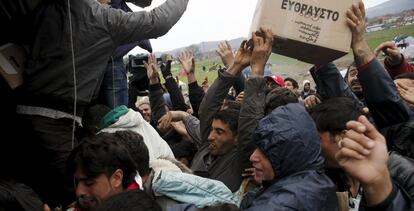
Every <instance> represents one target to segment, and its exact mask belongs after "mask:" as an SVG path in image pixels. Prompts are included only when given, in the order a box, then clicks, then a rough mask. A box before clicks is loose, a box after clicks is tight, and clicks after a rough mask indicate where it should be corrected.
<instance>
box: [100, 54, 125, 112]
mask: <svg viewBox="0 0 414 211" xmlns="http://www.w3.org/2000/svg"><path fill="white" fill-rule="evenodd" d="M100 92H101V94H100V96H102V97H103V100H104V104H105V105H107V106H109V107H110V108H115V107H117V106H120V105H125V106H128V81H127V71H126V69H125V65H124V62H123V61H122V59H120V60H114V61H113V62H112V61H109V62H108V65H107V66H106V71H105V77H104V80H103V83H102V86H101V91H100Z"/></svg>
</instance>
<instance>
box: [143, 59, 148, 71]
mask: <svg viewBox="0 0 414 211" xmlns="http://www.w3.org/2000/svg"><path fill="white" fill-rule="evenodd" d="M142 62H143V63H144V67H145V69H147V70H148V68H149V64H148V63H147V62H146V61H142Z"/></svg>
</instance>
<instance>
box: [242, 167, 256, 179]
mask: <svg viewBox="0 0 414 211" xmlns="http://www.w3.org/2000/svg"><path fill="white" fill-rule="evenodd" d="M254 174H255V169H254V168H247V169H244V173H242V177H253V176H254Z"/></svg>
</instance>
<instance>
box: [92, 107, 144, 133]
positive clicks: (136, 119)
mask: <svg viewBox="0 0 414 211" xmlns="http://www.w3.org/2000/svg"><path fill="white" fill-rule="evenodd" d="M143 121H145V120H144V118H143V117H142V115H141V114H140V113H139V112H135V111H134V110H132V109H128V108H127V107H126V106H124V105H122V106H118V107H116V108H114V109H113V110H112V111H111V112H109V113H108V114H106V115H105V116H104V117H103V118H102V121H101V126H100V128H101V129H104V128H123V129H128V128H135V127H138V126H139V125H141V124H142V123H143Z"/></svg>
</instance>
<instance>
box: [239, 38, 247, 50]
mask: <svg viewBox="0 0 414 211" xmlns="http://www.w3.org/2000/svg"><path fill="white" fill-rule="evenodd" d="M246 43H247V40H243V42H242V43H241V44H240V49H244V48H245V46H246Z"/></svg>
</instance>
